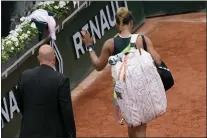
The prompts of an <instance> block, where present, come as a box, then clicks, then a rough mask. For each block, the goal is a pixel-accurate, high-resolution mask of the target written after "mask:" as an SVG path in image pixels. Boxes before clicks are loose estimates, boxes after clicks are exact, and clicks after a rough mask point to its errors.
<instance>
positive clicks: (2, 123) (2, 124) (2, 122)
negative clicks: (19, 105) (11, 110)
mask: <svg viewBox="0 0 207 138" xmlns="http://www.w3.org/2000/svg"><path fill="white" fill-rule="evenodd" d="M1 128H4V121H3V119H2V118H1Z"/></svg>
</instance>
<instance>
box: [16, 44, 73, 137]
mask: <svg viewBox="0 0 207 138" xmlns="http://www.w3.org/2000/svg"><path fill="white" fill-rule="evenodd" d="M38 60H39V62H40V66H39V67H38V68H34V69H29V70H26V71H24V72H23V73H22V74H21V79H20V82H19V84H18V87H17V92H16V98H17V103H18V106H19V108H20V111H21V114H22V123H21V131H20V138H31V137H32V138H33V137H34V138H39V137H41V138H55V137H61V138H63V137H67V138H68V137H71V138H72V137H73V138H74V137H76V127H75V121H74V115H73V109H72V102H71V94H70V87H69V78H68V77H66V76H64V75H63V74H61V73H59V72H56V71H55V70H54V66H55V56H54V49H53V48H52V47H51V46H49V45H43V46H41V47H40V49H39V55H38Z"/></svg>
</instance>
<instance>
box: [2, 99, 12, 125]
mask: <svg viewBox="0 0 207 138" xmlns="http://www.w3.org/2000/svg"><path fill="white" fill-rule="evenodd" d="M3 102H4V109H5V110H4V109H3V108H2V107H1V115H3V117H4V118H5V119H6V121H7V122H10V117H9V112H8V107H7V103H6V98H5V97H4V98H3Z"/></svg>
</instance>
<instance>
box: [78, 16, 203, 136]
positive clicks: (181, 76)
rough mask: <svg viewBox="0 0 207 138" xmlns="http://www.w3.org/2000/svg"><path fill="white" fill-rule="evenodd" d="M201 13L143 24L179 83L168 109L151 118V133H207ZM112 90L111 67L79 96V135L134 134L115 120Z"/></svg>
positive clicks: (148, 131) (170, 99)
mask: <svg viewBox="0 0 207 138" xmlns="http://www.w3.org/2000/svg"><path fill="white" fill-rule="evenodd" d="M201 15H202V16H201ZM201 15H199V16H195V14H188V15H179V16H172V17H164V18H156V19H154V20H153V19H149V20H147V21H146V24H145V25H144V26H143V27H142V28H140V29H139V30H138V32H147V33H146V35H147V36H148V37H149V38H150V39H151V40H152V42H153V44H154V46H155V47H156V49H157V51H158V52H159V54H160V55H161V57H162V59H163V60H164V61H165V62H166V63H167V65H168V66H169V68H170V69H171V71H172V74H173V76H174V79H175V86H174V87H173V88H172V89H171V90H169V91H168V92H167V99H168V108H167V112H166V114H165V115H164V116H161V117H160V118H158V119H156V120H153V121H152V122H150V123H148V126H147V136H151V137H152V136H153V137H158V136H163V137H182V136H187V137H196V136H197V137H198V136H200V137H204V136H206V22H203V21H199V20H198V19H195V18H196V17H199V18H201V17H203V18H205V14H203V13H202V14H201ZM166 18H167V19H166ZM164 19H166V20H164ZM168 19H169V20H173V19H176V20H175V21H167V20H168ZM180 19H182V21H179V20H180ZM183 19H187V20H188V21H187V22H185V20H183ZM193 19H195V20H194V21H195V22H190V21H189V20H193ZM150 27H151V29H150V30H149V31H145V30H146V28H150ZM112 94H113V87H112V78H111V74H110V68H109V67H107V68H106V69H105V70H104V71H103V73H101V74H100V75H99V76H98V78H96V80H95V81H94V82H93V83H92V84H91V85H90V86H89V87H88V88H86V89H85V90H84V93H83V94H81V95H80V96H79V97H78V98H77V99H76V100H75V101H74V114H75V120H76V127H77V136H78V137H84V136H85V137H107V136H108V137H109V136H110V137H124V136H128V135H127V128H126V125H124V126H120V125H118V124H117V123H116V121H115V113H114V107H113V99H112V98H113V97H112Z"/></svg>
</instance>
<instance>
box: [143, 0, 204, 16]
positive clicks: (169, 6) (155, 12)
mask: <svg viewBox="0 0 207 138" xmlns="http://www.w3.org/2000/svg"><path fill="white" fill-rule="evenodd" d="M142 5H143V8H144V13H145V16H146V17H153V16H160V15H170V14H179V13H186V12H195V11H199V10H201V9H205V8H206V2H205V1H142Z"/></svg>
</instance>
